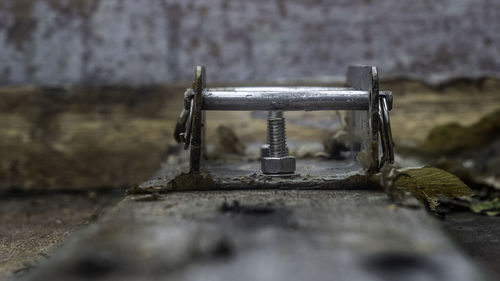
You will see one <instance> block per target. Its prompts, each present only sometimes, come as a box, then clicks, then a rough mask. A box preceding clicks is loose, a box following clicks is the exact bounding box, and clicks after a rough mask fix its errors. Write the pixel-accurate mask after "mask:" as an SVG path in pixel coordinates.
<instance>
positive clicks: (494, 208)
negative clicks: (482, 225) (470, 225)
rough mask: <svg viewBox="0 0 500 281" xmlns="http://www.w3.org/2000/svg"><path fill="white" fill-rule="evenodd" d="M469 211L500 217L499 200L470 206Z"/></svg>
mask: <svg viewBox="0 0 500 281" xmlns="http://www.w3.org/2000/svg"><path fill="white" fill-rule="evenodd" d="M470 209H471V210H472V211H473V212H474V213H478V214H486V215H488V216H498V215H500V199H499V198H495V199H493V200H489V201H483V202H479V203H476V204H472V205H471V206H470Z"/></svg>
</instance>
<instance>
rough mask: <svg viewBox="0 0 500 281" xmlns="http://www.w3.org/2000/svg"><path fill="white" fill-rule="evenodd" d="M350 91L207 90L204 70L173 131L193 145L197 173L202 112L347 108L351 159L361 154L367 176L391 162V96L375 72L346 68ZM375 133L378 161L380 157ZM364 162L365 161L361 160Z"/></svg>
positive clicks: (188, 94)
mask: <svg viewBox="0 0 500 281" xmlns="http://www.w3.org/2000/svg"><path fill="white" fill-rule="evenodd" d="M347 85H348V88H328V87H241V88H211V89H209V88H206V87H205V69H204V67H201V66H198V67H196V70H195V79H194V81H193V86H192V88H191V89H188V90H187V91H186V92H185V94H184V109H183V110H182V112H181V114H180V116H179V119H178V122H177V125H176V129H175V133H174V138H175V140H176V141H177V142H180V143H184V148H185V149H188V148H189V147H191V152H190V170H191V171H194V172H197V171H200V169H201V166H202V165H201V162H202V160H203V158H204V157H203V155H204V151H205V142H204V137H205V121H204V120H205V116H204V111H205V110H266V111H268V110H269V111H272V110H283V111H287V110H349V113H348V115H347V124H348V128H347V130H348V134H349V137H350V143H351V150H352V152H354V155H356V154H358V153H361V152H363V153H364V154H365V155H368V161H366V163H363V168H364V170H365V172H366V173H368V174H369V173H374V172H376V171H378V170H379V169H380V168H381V166H382V165H384V164H385V163H393V162H394V150H393V146H394V144H393V141H392V134H391V128H390V119H389V110H390V109H391V108H392V94H391V92H387V91H382V92H380V91H379V83H378V73H377V68H375V67H373V66H350V67H349V68H348V71H347ZM379 135H380V140H381V147H382V157H381V158H380V159H379ZM365 158H366V157H365Z"/></svg>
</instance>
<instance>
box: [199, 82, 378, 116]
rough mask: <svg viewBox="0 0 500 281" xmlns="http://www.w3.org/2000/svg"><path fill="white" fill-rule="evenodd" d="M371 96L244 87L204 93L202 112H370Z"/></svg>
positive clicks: (310, 89) (331, 90) (342, 90)
mask: <svg viewBox="0 0 500 281" xmlns="http://www.w3.org/2000/svg"><path fill="white" fill-rule="evenodd" d="M368 104H369V92H368V91H356V90H352V89H351V88H321V87H243V88H215V89H205V90H204V91H203V101H202V109H203V110H245V111H251V110H264V111H270V110H286V111H292V110H295V111H297V110H306V111H312V110H368Z"/></svg>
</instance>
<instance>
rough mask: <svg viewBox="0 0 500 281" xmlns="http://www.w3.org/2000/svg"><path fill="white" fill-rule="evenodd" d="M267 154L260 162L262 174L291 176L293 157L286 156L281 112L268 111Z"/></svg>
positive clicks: (293, 169)
mask: <svg viewBox="0 0 500 281" xmlns="http://www.w3.org/2000/svg"><path fill="white" fill-rule="evenodd" d="M267 138H268V144H269V153H268V155H267V156H264V157H263V158H262V160H261V169H262V172H263V173H264V174H293V172H294V171H295V157H292V156H288V147H287V145H286V122H285V118H284V117H283V112H282V111H270V112H269V114H268V118H267Z"/></svg>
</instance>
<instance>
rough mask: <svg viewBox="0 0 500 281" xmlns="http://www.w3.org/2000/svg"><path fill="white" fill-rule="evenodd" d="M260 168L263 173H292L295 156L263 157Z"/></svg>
mask: <svg viewBox="0 0 500 281" xmlns="http://www.w3.org/2000/svg"><path fill="white" fill-rule="evenodd" d="M260 168H261V170H262V173H264V174H292V173H293V172H295V157H293V156H285V157H264V158H262V160H261V162H260Z"/></svg>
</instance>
